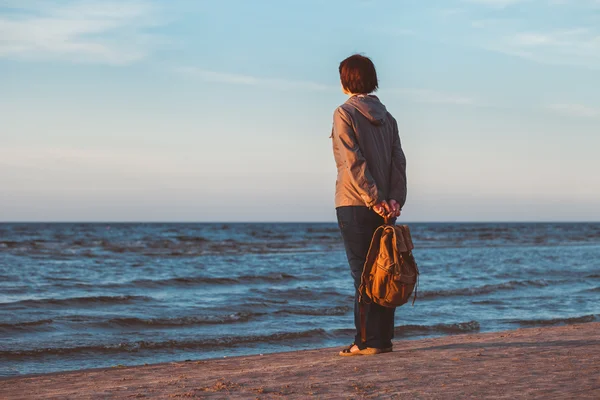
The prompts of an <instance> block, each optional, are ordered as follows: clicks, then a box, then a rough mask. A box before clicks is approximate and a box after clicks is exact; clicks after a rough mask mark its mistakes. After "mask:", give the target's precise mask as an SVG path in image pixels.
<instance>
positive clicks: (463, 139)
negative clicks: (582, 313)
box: [0, 0, 600, 221]
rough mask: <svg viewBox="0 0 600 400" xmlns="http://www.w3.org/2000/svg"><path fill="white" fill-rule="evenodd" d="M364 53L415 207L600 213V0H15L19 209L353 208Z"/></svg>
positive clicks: (6, 38) (3, 105)
mask: <svg viewBox="0 0 600 400" xmlns="http://www.w3.org/2000/svg"><path fill="white" fill-rule="evenodd" d="M354 52H360V53H363V54H366V55H368V56H370V57H371V58H372V59H373V61H374V62H375V64H376V66H377V69H378V74H379V77H380V88H381V89H380V91H379V92H378V94H379V96H380V98H381V99H382V101H383V102H384V103H385V104H386V105H387V107H388V109H389V110H390V111H391V112H392V114H394V116H395V117H396V119H397V120H398V122H399V125H400V130H401V132H400V134H401V139H402V143H403V147H404V149H405V152H406V155H407V159H408V178H409V195H408V201H407V204H406V206H405V208H404V210H403V218H404V219H405V220H407V221H522V220H525V221H538V220H544V221H548V220H562V221H573V220H583V221H588V220H596V221H597V220H600V207H598V205H599V204H600V177H599V174H600V158H599V156H598V152H599V149H600V0H579V1H576V0H573V1H566V0H563V1H560V0H444V1H442V0H437V1H436V0H427V1H416V0H415V1H408V0H407V1H398V0H393V1H383V0H345V1H338V0H329V1H322V0H319V1H316V0H314V1H313V0H303V1H296V0H289V1H287V0H286V1H283V0H264V1H260V0H257V1H242V0H237V1H233V0H221V1H202V0H200V1H191V0H190V1H181V0H175V1H168V2H167V1H142V0H139V1H129V0H122V1H114V2H111V1H100V0H97V1H93V0H92V1H53V0H43V1H42V0H40V1H36V0H31V1H28V0H0V221H11V220H12V221H14V220H19V221H31V220H34V221H46V220H50V221H81V220H86V221H97V220H110V221H115V220H126V221H333V220H334V215H335V214H334V210H333V191H334V182H335V174H336V172H335V164H334V162H333V156H332V152H331V142H330V139H329V134H330V130H331V123H332V113H333V110H334V109H335V108H336V107H337V106H338V105H339V104H341V103H342V102H343V101H345V96H344V95H343V94H342V93H341V91H340V89H339V77H338V74H337V67H338V64H339V62H340V61H341V60H342V59H343V58H345V57H346V56H348V55H350V54H352V53H354Z"/></svg>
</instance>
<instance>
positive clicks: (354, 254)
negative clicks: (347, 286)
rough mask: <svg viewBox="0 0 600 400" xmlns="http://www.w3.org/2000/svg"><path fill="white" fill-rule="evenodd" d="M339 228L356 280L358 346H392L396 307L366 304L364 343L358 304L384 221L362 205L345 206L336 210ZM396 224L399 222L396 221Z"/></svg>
mask: <svg viewBox="0 0 600 400" xmlns="http://www.w3.org/2000/svg"><path fill="white" fill-rule="evenodd" d="M336 213H337V220H338V225H339V227H340V231H341V232H342V238H343V239H344V247H345V248H346V256H347V257H348V263H349V264H350V273H351V274H352V279H354V289H355V290H354V325H355V327H356V336H355V338H354V343H356V345H357V346H358V347H359V348H360V349H364V348H365V347H376V348H379V349H382V348H386V347H391V346H392V338H393V337H394V312H395V310H396V309H395V308H388V307H382V306H380V305H378V304H374V303H371V304H365V315H366V328H367V342H366V343H364V344H363V343H361V337H360V313H359V305H358V295H359V293H358V287H359V286H360V278H361V275H362V272H363V267H364V265H365V260H366V258H367V253H368V252H369V247H370V245H371V239H372V238H373V234H374V233H375V230H376V229H377V227H379V226H380V225H382V224H383V218H382V217H380V216H379V215H377V214H376V213H375V212H374V211H372V210H370V209H368V208H367V207H362V206H344V207H338V208H336ZM394 222H395V221H394Z"/></svg>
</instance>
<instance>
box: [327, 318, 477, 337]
mask: <svg viewBox="0 0 600 400" xmlns="http://www.w3.org/2000/svg"><path fill="white" fill-rule="evenodd" d="M480 328H481V327H480V324H479V322H477V321H468V322H456V323H450V324H435V325H399V326H396V327H395V328H394V334H395V335H399V336H419V335H428V334H429V335H431V334H436V333H440V334H441V333H445V334H455V333H467V332H477V331H479V329H480ZM355 333H356V331H355V330H354V329H336V330H335V331H334V334H335V335H336V336H354V334H355Z"/></svg>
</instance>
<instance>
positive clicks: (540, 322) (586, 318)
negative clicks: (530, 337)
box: [509, 314, 598, 326]
mask: <svg viewBox="0 0 600 400" xmlns="http://www.w3.org/2000/svg"><path fill="white" fill-rule="evenodd" d="M597 319H598V316H597V315H593V314H590V315H583V316H580V317H569V318H551V319H524V320H513V321H509V322H510V323H512V324H519V325H521V326H545V325H562V324H565V325H569V324H581V323H585V322H594V321H596V320H597Z"/></svg>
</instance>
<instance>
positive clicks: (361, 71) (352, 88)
mask: <svg viewBox="0 0 600 400" xmlns="http://www.w3.org/2000/svg"><path fill="white" fill-rule="evenodd" d="M340 80H341V81H342V86H343V87H344V89H346V90H347V91H349V92H351V93H356V94H369V93H371V92H374V91H376V90H377V88H378V87H379V83H378V82H377V71H375V65H374V64H373V61H371V59H370V58H369V57H365V56H362V55H360V54H353V55H351V56H350V57H348V58H346V59H345V60H344V61H342V62H341V63H340Z"/></svg>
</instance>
